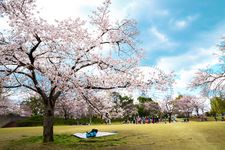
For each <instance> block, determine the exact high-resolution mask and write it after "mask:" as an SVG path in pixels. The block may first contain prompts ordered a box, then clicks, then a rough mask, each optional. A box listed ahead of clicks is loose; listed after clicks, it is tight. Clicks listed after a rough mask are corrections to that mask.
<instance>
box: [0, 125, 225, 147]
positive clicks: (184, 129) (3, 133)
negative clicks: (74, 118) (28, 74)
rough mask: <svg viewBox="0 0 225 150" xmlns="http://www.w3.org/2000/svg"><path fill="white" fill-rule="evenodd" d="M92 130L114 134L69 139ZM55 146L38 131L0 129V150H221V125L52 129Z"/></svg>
mask: <svg viewBox="0 0 225 150" xmlns="http://www.w3.org/2000/svg"><path fill="white" fill-rule="evenodd" d="M92 128H97V129H99V131H117V132H118V134H117V135H114V136H109V137H102V138H91V139H85V140H83V139H78V138H75V137H73V136H71V135H72V134H73V133H76V132H86V131H89V130H91V129H92ZM54 130H55V142H54V143H51V144H42V137H41V135H42V127H24V128H23V127H21V128H1V129H0V150H26V149H32V150H37V149H42V150H45V149H46V150H53V149H54V150H62V149H66V150H67V149H85V150H87V149H122V150H129V149H141V150H143V149H147V150H151V149H153V150H158V149H165V150H178V149H179V150H180V149H182V150H217V149H218V150H224V149H225V123H223V122H190V123H172V124H149V125H147V124H144V125H129V124H128V125H126V124H124V125H98V126H55V128H54Z"/></svg>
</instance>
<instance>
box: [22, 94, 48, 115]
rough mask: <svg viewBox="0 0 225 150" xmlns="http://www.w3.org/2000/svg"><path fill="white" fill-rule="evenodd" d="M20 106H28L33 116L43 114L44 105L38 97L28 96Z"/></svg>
mask: <svg viewBox="0 0 225 150" xmlns="http://www.w3.org/2000/svg"><path fill="white" fill-rule="evenodd" d="M21 106H23V107H26V108H29V110H30V111H31V114H32V115H33V116H36V115H43V114H44V105H43V103H42V99H41V98H40V97H30V98H28V99H26V100H24V101H22V102H21Z"/></svg>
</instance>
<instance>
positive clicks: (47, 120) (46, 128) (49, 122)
mask: <svg viewBox="0 0 225 150" xmlns="http://www.w3.org/2000/svg"><path fill="white" fill-rule="evenodd" d="M53 122H54V107H52V106H50V105H47V106H45V113H44V121H43V142H44V143H48V142H53V141H54V138H53Z"/></svg>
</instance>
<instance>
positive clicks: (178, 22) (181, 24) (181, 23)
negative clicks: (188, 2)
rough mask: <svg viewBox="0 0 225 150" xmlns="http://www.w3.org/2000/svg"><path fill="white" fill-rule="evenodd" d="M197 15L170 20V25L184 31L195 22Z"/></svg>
mask: <svg viewBox="0 0 225 150" xmlns="http://www.w3.org/2000/svg"><path fill="white" fill-rule="evenodd" d="M198 17H199V15H197V14H196V15H193V16H187V17H186V18H184V19H172V20H171V21H170V22H171V25H172V27H175V29H185V28H187V27H188V26H189V25H190V24H191V23H192V22H193V21H195V20H196V19H197V18H198Z"/></svg>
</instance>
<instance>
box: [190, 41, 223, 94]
mask: <svg viewBox="0 0 225 150" xmlns="http://www.w3.org/2000/svg"><path fill="white" fill-rule="evenodd" d="M217 55H218V57H219V59H220V63H219V64H217V65H216V66H214V67H211V68H206V69H202V70H200V71H199V72H197V73H196V76H195V78H194V79H193V81H192V83H191V84H190V87H191V88H199V87H200V88H201V89H202V92H203V94H204V95H223V96H224V93H225V38H223V41H222V42H221V45H220V51H219V53H218V54H217Z"/></svg>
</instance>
